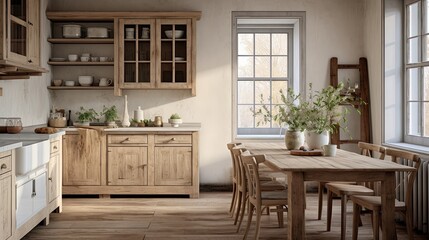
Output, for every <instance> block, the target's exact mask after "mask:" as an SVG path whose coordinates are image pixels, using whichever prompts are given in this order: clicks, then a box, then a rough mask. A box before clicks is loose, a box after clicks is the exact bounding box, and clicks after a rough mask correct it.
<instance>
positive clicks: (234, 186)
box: [226, 143, 241, 217]
mask: <svg viewBox="0 0 429 240" xmlns="http://www.w3.org/2000/svg"><path fill="white" fill-rule="evenodd" d="M239 145H241V143H228V144H227V145H226V146H227V148H228V150H229V152H230V154H231V161H232V179H231V180H232V198H231V204H230V206H229V214H230V216H231V217H232V216H234V210H235V204H236V202H237V178H238V177H237V171H238V169H237V166H236V164H235V161H234V154H233V153H232V149H233V148H234V147H236V146H239Z"/></svg>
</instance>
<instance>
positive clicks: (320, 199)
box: [317, 182, 325, 220]
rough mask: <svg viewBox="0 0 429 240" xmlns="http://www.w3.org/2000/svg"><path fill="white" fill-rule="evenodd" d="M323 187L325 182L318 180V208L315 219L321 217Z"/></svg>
mask: <svg viewBox="0 0 429 240" xmlns="http://www.w3.org/2000/svg"><path fill="white" fill-rule="evenodd" d="M324 189H325V183H322V182H319V208H318V209H317V220H321V219H322V208H323V190H324Z"/></svg>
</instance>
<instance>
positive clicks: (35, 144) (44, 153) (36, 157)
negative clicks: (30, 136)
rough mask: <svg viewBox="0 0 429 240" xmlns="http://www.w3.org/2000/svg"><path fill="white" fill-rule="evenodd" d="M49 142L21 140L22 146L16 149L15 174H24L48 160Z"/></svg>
mask: <svg viewBox="0 0 429 240" xmlns="http://www.w3.org/2000/svg"><path fill="white" fill-rule="evenodd" d="M49 153H50V142H49V140H44V141H34V140H33V141H25V140H24V141H22V147H20V148H17V149H16V161H15V162H16V165H15V167H16V175H24V174H26V173H28V172H30V171H32V170H35V169H37V168H38V167H41V166H43V165H44V164H46V163H47V162H49Z"/></svg>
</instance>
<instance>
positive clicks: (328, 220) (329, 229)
mask: <svg viewBox="0 0 429 240" xmlns="http://www.w3.org/2000/svg"><path fill="white" fill-rule="evenodd" d="M332 194H333V193H332V192H331V191H329V189H328V202H327V205H328V209H327V212H326V218H327V224H326V231H328V232H329V231H331V220H332Z"/></svg>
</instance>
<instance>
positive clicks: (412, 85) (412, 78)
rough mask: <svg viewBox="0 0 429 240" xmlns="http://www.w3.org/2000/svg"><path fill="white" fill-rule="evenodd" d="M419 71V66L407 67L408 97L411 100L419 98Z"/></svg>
mask: <svg viewBox="0 0 429 240" xmlns="http://www.w3.org/2000/svg"><path fill="white" fill-rule="evenodd" d="M419 71H420V68H411V69H408V99H409V100H411V101H413V100H414V101H415V100H419V99H420V87H419V85H420V84H419V83H420V80H419Z"/></svg>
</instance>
